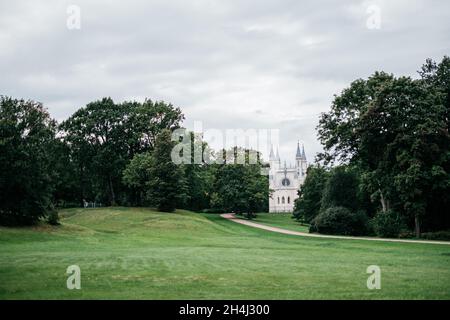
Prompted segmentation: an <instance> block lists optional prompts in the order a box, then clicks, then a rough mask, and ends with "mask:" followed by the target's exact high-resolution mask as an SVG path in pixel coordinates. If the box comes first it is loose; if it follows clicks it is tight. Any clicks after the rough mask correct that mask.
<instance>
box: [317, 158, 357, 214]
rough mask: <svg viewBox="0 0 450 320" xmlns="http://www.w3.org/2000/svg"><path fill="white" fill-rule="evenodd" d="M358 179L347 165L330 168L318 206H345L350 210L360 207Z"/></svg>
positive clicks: (325, 207)
mask: <svg viewBox="0 0 450 320" xmlns="http://www.w3.org/2000/svg"><path fill="white" fill-rule="evenodd" d="M358 195H359V180H358V176H357V175H356V172H355V171H354V170H352V168H350V167H348V166H338V167H335V168H333V169H332V170H331V172H330V174H329V177H328V179H327V181H326V183H325V185H324V188H323V194H322V199H321V204H320V208H321V210H322V211H323V210H326V209H327V208H330V207H345V208H347V209H349V210H350V211H352V212H355V211H357V210H358V209H359V208H360V201H359V198H358Z"/></svg>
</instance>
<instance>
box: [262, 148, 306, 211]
mask: <svg viewBox="0 0 450 320" xmlns="http://www.w3.org/2000/svg"><path fill="white" fill-rule="evenodd" d="M269 163H270V170H269V188H270V189H272V190H273V193H272V195H271V197H270V198H269V212H292V211H293V210H294V200H295V199H297V198H298V194H297V191H298V189H299V188H300V186H301V185H302V184H303V182H304V181H305V178H306V168H307V162H306V155H305V147H304V146H302V148H301V150H300V143H297V152H296V155H295V165H289V166H287V165H286V161H284V163H283V164H281V160H280V155H279V153H278V150H277V154H276V155H275V154H274V152H273V147H272V148H271V150H270V155H269Z"/></svg>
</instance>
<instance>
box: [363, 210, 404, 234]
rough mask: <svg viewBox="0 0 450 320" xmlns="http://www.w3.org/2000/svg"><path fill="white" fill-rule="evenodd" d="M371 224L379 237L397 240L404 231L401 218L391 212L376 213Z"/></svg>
mask: <svg viewBox="0 0 450 320" xmlns="http://www.w3.org/2000/svg"><path fill="white" fill-rule="evenodd" d="M371 224H372V226H373V229H374V231H375V234H376V235H377V236H379V237H387V238H397V237H398V236H399V234H400V233H402V232H404V231H405V229H406V225H405V222H404V221H403V219H402V217H400V215H399V214H398V213H396V212H395V211H392V210H388V211H386V212H378V213H377V214H376V215H375V217H374V218H373V219H372V220H371Z"/></svg>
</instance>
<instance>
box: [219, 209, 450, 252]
mask: <svg viewBox="0 0 450 320" xmlns="http://www.w3.org/2000/svg"><path fill="white" fill-rule="evenodd" d="M220 216H221V217H222V218H225V219H228V220H230V221H233V222H236V223H240V224H245V225H246V226H250V227H254V228H258V229H263V230H267V231H272V232H278V233H283V234H289V235H293V236H301V237H313V238H329V239H347V240H367V241H384V242H405V243H428V244H445V245H450V241H430V240H406V239H386V238H369V237H350V236H331V235H325V234H317V233H306V232H300V231H292V230H287V229H282V228H278V227H271V226H267V225H264V224H260V223H256V222H252V221H249V220H244V219H240V218H238V217H236V216H235V215H234V214H232V213H224V214H221V215H220Z"/></svg>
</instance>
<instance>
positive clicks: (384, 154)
mask: <svg viewBox="0 0 450 320" xmlns="http://www.w3.org/2000/svg"><path fill="white" fill-rule="evenodd" d="M419 74H420V76H421V78H420V79H417V80H413V79H411V78H409V77H400V78H396V77H394V76H393V75H390V74H387V73H384V72H376V73H375V74H374V75H372V76H371V77H369V78H368V79H367V80H363V79H358V80H356V81H354V82H353V83H351V85H350V87H349V88H347V89H345V90H343V92H342V93H341V94H340V95H338V96H336V97H335V99H334V101H333V104H332V106H331V111H330V112H327V113H324V114H322V116H321V119H320V122H319V126H318V135H319V140H320V141H321V143H322V144H323V146H324V153H323V154H320V155H319V160H320V161H321V162H323V163H324V164H333V163H336V162H338V163H341V164H346V165H345V168H346V169H345V170H349V169H351V170H355V171H354V172H356V173H357V174H356V176H354V177H353V178H352V177H351V176H347V177H345V174H344V173H345V171H342V172H341V173H339V172H340V171H339V169H333V170H334V172H335V174H334V175H333V174H331V176H330V178H329V179H328V181H327V183H326V184H325V186H324V187H323V192H322V197H321V211H323V210H326V207H328V206H336V205H338V206H345V207H346V208H347V209H349V210H351V211H353V212H355V211H358V210H362V211H365V212H366V214H367V216H369V217H370V216H371V215H372V214H373V212H374V211H379V212H382V213H383V214H385V215H383V216H382V217H377V218H375V220H374V225H377V224H378V225H380V228H379V229H378V230H379V233H380V234H389V235H392V236H394V235H395V234H396V233H398V232H397V231H398V229H399V228H396V230H397V231H395V232H393V231H392V230H391V231H389V230H385V231H382V229H383V228H382V227H381V225H382V224H384V223H383V221H386V219H387V218H388V217H390V218H392V217H391V216H390V214H387V215H386V213H387V212H391V211H390V210H393V212H394V211H395V212H397V213H398V214H399V215H400V217H401V220H402V221H405V222H406V224H407V226H409V227H410V228H414V230H415V234H416V236H419V235H420V233H421V230H427V231H434V230H443V229H447V228H449V227H450V215H449V211H448V210H442V208H447V207H448V206H449V205H450V174H449V172H450V135H449V127H450V125H449V114H450V58H449V57H444V59H443V60H442V62H440V63H439V64H437V63H435V62H433V61H431V60H427V62H426V64H425V65H424V66H423V67H422V69H421V71H419ZM343 168H344V167H343ZM336 170H338V171H336ZM343 174H344V175H343ZM346 174H347V175H348V173H346ZM333 179H334V180H335V181H333ZM318 185H319V183H318V182H314V184H312V183H311V182H310V181H308V179H307V181H305V186H304V187H303V188H302V190H301V192H300V200H298V201H297V202H296V212H302V210H303V211H304V210H306V209H307V208H308V206H307V205H306V206H305V204H307V203H308V201H311V199H313V196H314V197H315V198H316V199H317V198H318V194H319V192H315V193H314V194H313V196H312V195H310V194H308V193H306V192H305V191H304V190H307V189H308V188H313V187H314V186H315V187H316V188H318ZM329 197H331V199H330V198H329ZM369 199H370V200H373V201H377V202H378V205H377V207H378V208H374V207H373V204H370V203H369V201H368V200H369ZM330 200H332V201H330ZM372 203H374V202H372ZM374 209H375V210H374ZM378 209H379V210H378ZM308 211H309V212H308V213H306V214H305V213H302V214H301V215H297V216H299V217H300V216H301V217H306V216H308V215H311V216H314V215H317V208H313V209H308Z"/></svg>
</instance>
